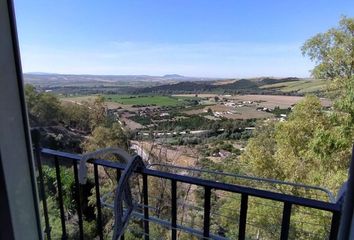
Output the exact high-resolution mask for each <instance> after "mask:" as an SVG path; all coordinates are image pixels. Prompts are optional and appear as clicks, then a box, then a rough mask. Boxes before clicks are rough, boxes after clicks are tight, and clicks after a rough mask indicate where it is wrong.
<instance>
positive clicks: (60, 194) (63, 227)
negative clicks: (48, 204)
mask: <svg viewBox="0 0 354 240" xmlns="http://www.w3.org/2000/svg"><path fill="white" fill-rule="evenodd" d="M54 164H55V175H56V178H57V187H58V200H59V210H60V221H61V231H62V239H67V238H68V236H67V234H66V225H65V212H64V201H63V189H62V185H61V176H60V166H59V160H58V157H57V156H55V157H54Z"/></svg>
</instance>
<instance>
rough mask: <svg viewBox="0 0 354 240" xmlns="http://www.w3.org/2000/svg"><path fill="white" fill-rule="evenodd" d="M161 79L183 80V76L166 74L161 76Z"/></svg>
mask: <svg viewBox="0 0 354 240" xmlns="http://www.w3.org/2000/svg"><path fill="white" fill-rule="evenodd" d="M162 77H163V78H185V76H182V75H179V74H166V75H163V76H162Z"/></svg>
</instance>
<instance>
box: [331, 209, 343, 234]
mask: <svg viewBox="0 0 354 240" xmlns="http://www.w3.org/2000/svg"><path fill="white" fill-rule="evenodd" d="M340 216H341V214H340V212H334V213H333V216H332V223H331V232H330V234H329V239H330V240H336V239H337V235H338V230H339V222H340Z"/></svg>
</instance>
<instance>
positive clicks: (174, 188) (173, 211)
mask: <svg viewBox="0 0 354 240" xmlns="http://www.w3.org/2000/svg"><path fill="white" fill-rule="evenodd" d="M171 215H172V216H171V218H172V219H171V228H172V229H171V230H172V232H171V233H172V240H176V239H177V230H176V228H177V182H176V180H172V181H171Z"/></svg>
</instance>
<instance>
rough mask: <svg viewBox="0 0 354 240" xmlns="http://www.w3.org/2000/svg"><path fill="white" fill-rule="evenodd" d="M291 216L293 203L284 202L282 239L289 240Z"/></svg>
mask: <svg viewBox="0 0 354 240" xmlns="http://www.w3.org/2000/svg"><path fill="white" fill-rule="evenodd" d="M290 217H291V203H289V202H284V209H283V219H282V223H281V235H280V239H281V240H287V239H288V237H289V229H290Z"/></svg>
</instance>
